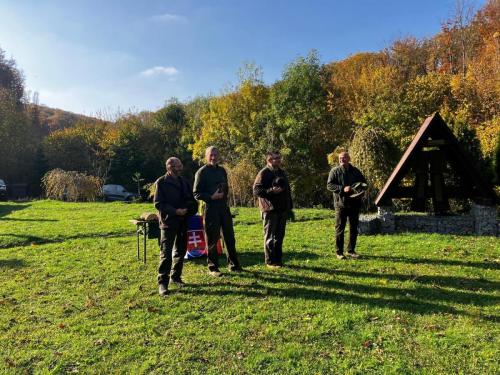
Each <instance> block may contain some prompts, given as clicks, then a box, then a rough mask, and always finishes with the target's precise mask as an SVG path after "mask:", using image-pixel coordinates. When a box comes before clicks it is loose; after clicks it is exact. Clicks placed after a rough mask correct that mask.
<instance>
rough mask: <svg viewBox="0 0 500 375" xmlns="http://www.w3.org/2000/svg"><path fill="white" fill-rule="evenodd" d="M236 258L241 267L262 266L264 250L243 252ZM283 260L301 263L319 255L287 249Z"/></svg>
mask: <svg viewBox="0 0 500 375" xmlns="http://www.w3.org/2000/svg"><path fill="white" fill-rule="evenodd" d="M238 258H239V259H240V262H241V264H242V265H243V267H249V266H254V265H259V264H264V250H262V252H259V251H243V252H241V253H238ZM283 258H284V259H283V260H284V261H285V263H286V262H289V261H295V260H296V261H299V262H303V261H306V260H313V259H317V258H319V255H318V254H316V253H313V252H312V251H307V250H289V249H287V251H286V254H284V255H283Z"/></svg>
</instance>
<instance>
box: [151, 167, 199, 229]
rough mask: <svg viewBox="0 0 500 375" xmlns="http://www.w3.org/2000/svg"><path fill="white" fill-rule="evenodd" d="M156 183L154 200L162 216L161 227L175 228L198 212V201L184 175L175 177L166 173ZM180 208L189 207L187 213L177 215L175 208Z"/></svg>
mask: <svg viewBox="0 0 500 375" xmlns="http://www.w3.org/2000/svg"><path fill="white" fill-rule="evenodd" d="M155 184H156V192H155V196H154V200H153V202H154V204H155V207H156V209H157V210H158V213H159V216H160V217H159V219H160V228H161V229H166V228H172V229H175V228H177V227H178V225H179V223H180V222H181V221H182V220H186V219H187V218H188V217H190V216H193V215H194V214H196V212H197V211H198V203H197V202H196V200H195V199H194V197H193V193H192V191H191V185H190V184H189V182H188V181H187V180H186V179H185V178H184V177H178V178H175V177H172V176H169V175H167V174H166V175H164V176H162V177H160V178H159V179H158V180H156V182H155ZM178 208H187V210H188V212H187V214H186V215H185V216H178V215H176V214H175V210H177V209H178Z"/></svg>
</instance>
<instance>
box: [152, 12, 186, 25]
mask: <svg viewBox="0 0 500 375" xmlns="http://www.w3.org/2000/svg"><path fill="white" fill-rule="evenodd" d="M151 20H153V21H156V22H180V23H185V22H187V18H186V17H184V16H180V15H178V14H170V13H164V14H157V15H156V16H152V17H151Z"/></svg>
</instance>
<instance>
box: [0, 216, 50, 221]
mask: <svg viewBox="0 0 500 375" xmlns="http://www.w3.org/2000/svg"><path fill="white" fill-rule="evenodd" d="M0 220H2V221H59V220H56V219H15V218H11V217H4V218H0Z"/></svg>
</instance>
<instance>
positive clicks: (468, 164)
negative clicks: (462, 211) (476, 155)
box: [375, 112, 496, 206]
mask: <svg viewBox="0 0 500 375" xmlns="http://www.w3.org/2000/svg"><path fill="white" fill-rule="evenodd" d="M429 145H432V146H434V147H438V148H439V149H440V150H442V151H444V153H445V155H446V161H447V162H448V163H449V164H450V166H451V167H452V168H453V169H454V170H455V171H456V172H457V173H458V175H459V176H460V177H461V180H462V183H463V184H465V186H463V188H464V189H465V190H466V191H467V192H468V193H469V195H470V196H469V198H471V199H474V200H477V199H481V200H482V201H483V203H487V204H494V202H495V200H496V195H495V192H494V191H493V188H492V187H491V186H490V185H489V184H488V183H487V182H486V181H485V179H484V178H483V177H482V175H481V174H480V172H479V171H478V170H477V168H476V167H475V165H474V163H473V162H472V160H471V157H470V156H469V155H468V154H467V153H466V152H465V151H464V150H463V149H462V147H461V146H460V145H459V143H458V140H457V138H456V137H455V135H454V134H453V133H452V131H451V130H450V128H448V126H447V125H446V123H445V122H444V120H443V119H442V117H441V116H440V115H439V113H438V112H436V113H434V114H433V115H431V116H429V117H427V118H426V119H425V121H424V123H423V124H422V126H421V127H420V129H419V130H418V132H417V134H416V135H415V137H414V138H413V140H412V142H411V144H410V146H409V147H408V149H407V150H406V151H405V153H404V155H403V157H402V158H401V160H400V161H399V163H398V165H397V166H396V168H395V169H394V171H393V172H392V174H391V176H390V177H389V179H388V180H387V182H386V183H385V185H384V187H383V188H382V190H381V191H380V193H379V194H378V196H377V198H376V199H375V204H376V205H377V206H383V205H385V204H388V203H390V199H391V198H393V197H394V193H395V192H396V190H397V189H398V187H399V184H400V183H401V180H402V179H403V178H404V177H405V175H406V174H407V173H408V172H409V170H410V168H411V167H412V166H413V164H414V163H415V161H416V159H417V158H418V156H419V154H420V153H421V151H422V150H423V147H425V146H429Z"/></svg>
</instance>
